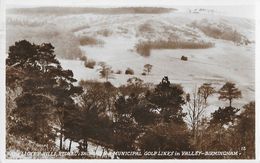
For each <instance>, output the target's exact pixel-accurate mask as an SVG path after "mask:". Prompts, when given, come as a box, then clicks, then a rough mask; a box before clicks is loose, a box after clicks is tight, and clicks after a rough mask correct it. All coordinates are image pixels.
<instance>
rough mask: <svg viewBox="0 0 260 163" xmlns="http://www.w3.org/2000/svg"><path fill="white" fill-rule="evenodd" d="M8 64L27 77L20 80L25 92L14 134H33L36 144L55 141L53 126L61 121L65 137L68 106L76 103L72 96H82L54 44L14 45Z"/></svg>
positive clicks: (61, 130)
mask: <svg viewBox="0 0 260 163" xmlns="http://www.w3.org/2000/svg"><path fill="white" fill-rule="evenodd" d="M6 63H7V66H8V67H9V68H15V69H17V70H19V71H23V73H21V74H26V75H23V76H24V77H23V79H21V78H17V79H19V80H21V82H20V83H21V88H22V93H21V95H20V96H19V97H17V98H16V99H15V101H16V104H17V108H16V109H15V114H16V115H17V116H19V117H20V120H21V121H20V123H18V124H17V126H16V127H15V128H14V131H15V132H16V133H19V132H20V131H22V130H23V131H22V132H21V133H23V134H27V135H31V137H32V138H33V139H34V140H35V141H36V142H38V143H46V142H47V141H49V140H54V138H55V137H53V126H54V125H53V124H55V123H56V122H57V119H59V120H60V121H61V122H62V123H61V129H60V133H61V135H62V132H63V129H62V124H63V121H64V119H63V116H61V115H62V114H63V112H64V109H65V108H66V107H68V106H70V105H73V104H74V100H73V99H72V97H73V96H74V95H75V94H79V93H81V88H80V87H76V86H74V85H73V83H74V82H76V80H75V79H74V78H73V73H72V71H70V70H63V69H62V67H61V65H60V63H59V61H58V60H57V59H56V56H55V54H54V47H53V46H52V45H51V44H50V43H43V44H41V45H36V44H31V43H30V42H28V41H26V40H22V41H18V42H16V43H15V45H13V46H10V48H9V52H8V58H7V59H6ZM19 71H16V72H18V73H19ZM13 75H17V74H16V73H13ZM13 78H16V77H13ZM59 110H61V111H59ZM21 127H22V128H21Z"/></svg>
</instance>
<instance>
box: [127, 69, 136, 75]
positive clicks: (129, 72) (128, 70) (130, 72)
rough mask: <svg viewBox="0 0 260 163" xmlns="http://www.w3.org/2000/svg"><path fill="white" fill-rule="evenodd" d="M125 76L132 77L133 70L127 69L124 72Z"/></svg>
mask: <svg viewBox="0 0 260 163" xmlns="http://www.w3.org/2000/svg"><path fill="white" fill-rule="evenodd" d="M125 74H126V75H134V70H132V69H131V68H127V69H126V70H125Z"/></svg>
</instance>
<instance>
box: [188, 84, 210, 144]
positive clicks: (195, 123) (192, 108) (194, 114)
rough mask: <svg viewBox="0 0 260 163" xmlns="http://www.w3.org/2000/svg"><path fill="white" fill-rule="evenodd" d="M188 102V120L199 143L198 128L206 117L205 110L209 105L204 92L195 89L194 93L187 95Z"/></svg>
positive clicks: (194, 137)
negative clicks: (203, 94)
mask: <svg viewBox="0 0 260 163" xmlns="http://www.w3.org/2000/svg"><path fill="white" fill-rule="evenodd" d="M186 102H187V116H186V121H187V123H188V125H189V126H190V128H191V130H192V136H193V141H194V143H195V144H196V143H197V135H198V128H199V125H200V123H201V122H202V119H203V117H204V112H205V109H206V107H207V103H206V102H205V99H204V98H203V96H202V94H201V93H199V91H197V89H196V88H195V90H194V91H193V93H192V95H190V94H187V95H186Z"/></svg>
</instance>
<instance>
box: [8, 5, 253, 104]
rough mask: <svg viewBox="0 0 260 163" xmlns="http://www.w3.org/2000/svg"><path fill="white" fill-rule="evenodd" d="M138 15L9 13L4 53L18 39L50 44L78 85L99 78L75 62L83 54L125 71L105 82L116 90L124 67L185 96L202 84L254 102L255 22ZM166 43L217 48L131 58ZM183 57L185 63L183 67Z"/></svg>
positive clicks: (204, 15) (178, 14) (115, 12)
mask: <svg viewBox="0 0 260 163" xmlns="http://www.w3.org/2000/svg"><path fill="white" fill-rule="evenodd" d="M142 9H143V10H141V11H140V8H139V9H138V10H137V9H129V8H121V9H103V10H102V9H98V10H94V9H91V8H90V9H88V8H86V9H84V8H83V9H81V10H79V11H77V12H76V13H73V12H67V13H66V14H64V13H65V12H64V11H66V8H56V9H55V8H42V9H41V10H38V11H42V14H40V13H41V12H37V13H36V10H35V9H31V10H27V9H24V10H22V9H16V10H15V9H13V10H11V11H9V12H8V14H7V46H9V45H11V44H13V43H14V41H17V40H21V39H27V40H29V41H33V42H35V43H41V42H51V43H52V44H53V45H54V46H55V48H56V54H57V56H58V57H59V58H60V59H61V63H62V65H63V66H64V68H66V69H71V70H73V72H74V74H75V77H76V78H77V79H78V80H81V79H91V80H101V81H102V80H103V79H100V78H99V74H98V72H97V69H98V66H95V67H94V69H90V68H86V67H85V66H84V62H83V61H80V60H79V58H82V56H84V55H85V56H86V57H87V59H88V60H94V61H95V62H96V63H98V62H101V61H103V62H106V63H107V64H108V65H110V66H112V69H113V70H114V72H116V71H118V70H120V71H122V74H114V75H113V76H114V78H113V79H110V82H112V84H114V85H116V86H119V85H121V84H125V83H126V80H127V79H128V78H130V77H131V76H130V75H125V74H124V72H125V70H126V69H127V68H128V67H129V68H131V69H133V70H134V75H133V76H137V77H139V78H141V79H143V80H144V81H145V82H149V83H154V84H157V83H159V82H160V80H161V79H162V77H163V76H165V75H167V76H169V79H170V80H171V81H172V82H174V83H180V84H182V85H183V86H184V89H185V90H187V91H189V92H190V91H192V89H194V88H195V87H196V86H198V85H200V84H201V83H204V82H210V83H213V84H214V86H215V87H216V88H219V87H220V86H221V85H222V84H223V83H224V82H226V81H233V82H235V83H237V85H238V87H239V88H240V89H242V92H243V100H241V101H240V102H239V103H241V104H244V103H246V102H248V101H250V100H254V71H255V70H254V23H253V20H249V19H245V18H236V17H225V16H220V15H217V14H210V13H208V12H205V10H201V12H200V10H196V12H190V13H187V12H182V11H178V10H177V11H176V10H172V11H171V12H170V10H169V9H165V10H164V9H160V8H158V9H157V10H151V9H150V10H149V8H148V9H145V8H142ZM23 11H26V12H23ZM47 11H48V12H47ZM69 11H72V10H71V8H70V10H69ZM94 11H95V12H94ZM101 11H103V12H101ZM147 11H149V14H147ZM151 11H152V12H151ZM57 13H60V14H57ZM104 13H105V14H104ZM122 13H124V14H122ZM169 40H170V41H172V40H174V41H176V40H177V41H178V42H181V43H183V42H184V43H185V42H188V43H189V44H195V43H212V45H214V46H212V47H208V48H203V49H202V48H196V49H195V48H178V47H177V48H176V47H175V48H171V47H169V48H167V49H165V48H164V47H160V45H157V46H150V49H149V51H150V55H149V56H146V57H145V56H142V55H140V54H139V53H138V52H137V51H136V47H137V46H138V44H140V42H148V43H149V42H151V41H154V42H158V43H159V42H162V41H166V42H167V41H169ZM154 47H156V48H154ZM181 56H186V57H188V60H187V61H182V60H181ZM147 63H149V64H151V65H153V68H152V72H151V74H149V75H146V76H143V75H141V73H142V72H143V66H144V64H147ZM239 105H240V104H239Z"/></svg>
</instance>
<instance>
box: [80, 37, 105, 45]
mask: <svg viewBox="0 0 260 163" xmlns="http://www.w3.org/2000/svg"><path fill="white" fill-rule="evenodd" d="M79 42H80V45H82V46H84V45H92V46H93V45H103V44H104V42H103V41H102V40H98V39H96V38H94V37H89V36H83V37H80V38H79Z"/></svg>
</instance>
